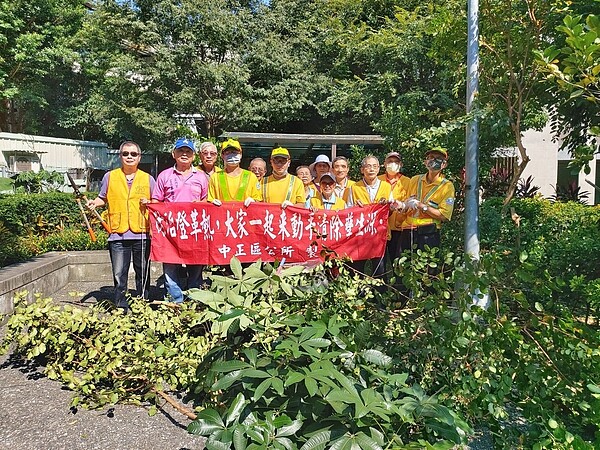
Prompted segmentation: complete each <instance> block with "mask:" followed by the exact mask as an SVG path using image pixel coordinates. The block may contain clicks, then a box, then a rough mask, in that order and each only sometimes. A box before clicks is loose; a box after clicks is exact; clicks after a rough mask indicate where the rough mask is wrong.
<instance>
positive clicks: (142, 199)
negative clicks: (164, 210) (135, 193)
mask: <svg viewBox="0 0 600 450" xmlns="http://www.w3.org/2000/svg"><path fill="white" fill-rule="evenodd" d="M148 203H150V200H148V199H147V198H146V197H142V198H140V205H147V204H148Z"/></svg>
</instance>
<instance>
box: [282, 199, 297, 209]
mask: <svg viewBox="0 0 600 450" xmlns="http://www.w3.org/2000/svg"><path fill="white" fill-rule="evenodd" d="M288 206H294V204H293V203H292V202H290V201H289V200H285V201H284V202H283V203H282V204H281V208H282V209H285V208H287V207H288Z"/></svg>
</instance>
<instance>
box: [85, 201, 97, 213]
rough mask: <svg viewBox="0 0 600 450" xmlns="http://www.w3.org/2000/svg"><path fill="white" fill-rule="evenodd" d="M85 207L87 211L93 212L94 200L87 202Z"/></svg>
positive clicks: (94, 207)
mask: <svg viewBox="0 0 600 450" xmlns="http://www.w3.org/2000/svg"><path fill="white" fill-rule="evenodd" d="M85 206H86V207H87V209H89V210H92V211H93V210H94V209H96V203H95V202H94V200H88V201H87V202H86V203H85Z"/></svg>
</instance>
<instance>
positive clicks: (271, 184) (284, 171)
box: [261, 147, 306, 208]
mask: <svg viewBox="0 0 600 450" xmlns="http://www.w3.org/2000/svg"><path fill="white" fill-rule="evenodd" d="M290 162H291V160H290V152H289V151H288V149H287V148H283V147H277V148H275V149H273V151H272V152H271V175H269V176H268V177H266V178H263V181H262V184H261V193H262V198H263V201H264V202H266V203H279V204H280V205H281V207H282V208H287V207H288V206H300V207H304V205H305V204H306V194H305V193H304V184H302V181H300V178H298V177H296V176H294V175H291V174H289V173H288V169H289V167H290Z"/></svg>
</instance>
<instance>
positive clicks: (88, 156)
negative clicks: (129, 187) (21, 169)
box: [0, 133, 115, 172]
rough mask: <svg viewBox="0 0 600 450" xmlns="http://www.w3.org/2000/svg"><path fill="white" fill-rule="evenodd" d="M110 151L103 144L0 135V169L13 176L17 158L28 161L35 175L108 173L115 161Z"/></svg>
mask: <svg viewBox="0 0 600 450" xmlns="http://www.w3.org/2000/svg"><path fill="white" fill-rule="evenodd" d="M107 150H108V146H107V144H104V143H102V142H93V141H79V140H74V139H62V138H53V137H47V136H33V135H28V134H20V133H0V167H4V168H6V169H7V170H8V171H12V172H14V171H15V169H16V167H15V160H16V158H26V159H29V160H30V161H31V169H32V170H34V171H39V169H45V170H49V171H52V170H56V171H60V172H65V171H66V170H68V169H87V168H97V169H109V168H110V167H111V165H112V164H114V161H113V160H114V159H115V158H114V156H112V155H109V154H108V151H107Z"/></svg>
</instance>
